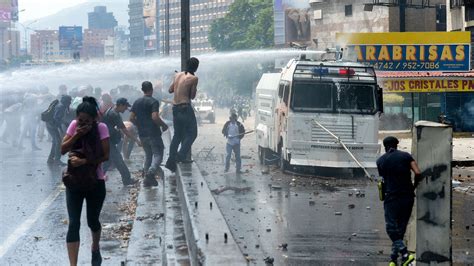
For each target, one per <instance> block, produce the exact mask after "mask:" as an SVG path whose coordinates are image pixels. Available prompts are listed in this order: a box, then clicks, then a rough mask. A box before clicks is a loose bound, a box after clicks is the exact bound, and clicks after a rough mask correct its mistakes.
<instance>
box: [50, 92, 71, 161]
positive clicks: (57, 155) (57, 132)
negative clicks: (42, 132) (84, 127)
mask: <svg viewBox="0 0 474 266" xmlns="http://www.w3.org/2000/svg"><path fill="white" fill-rule="evenodd" d="M71 101H72V98H71V96H69V95H63V96H61V100H60V101H59V104H58V105H56V106H55V107H54V115H53V120H52V121H49V122H46V129H47V130H48V132H49V134H50V135H51V138H52V145H51V151H50V152H49V157H48V164H64V163H62V162H61V160H60V159H61V141H62V140H61V138H62V136H64V129H63V124H64V117H65V116H66V114H67V112H68V111H69V106H70V105H71Z"/></svg>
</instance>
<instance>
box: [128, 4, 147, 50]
mask: <svg viewBox="0 0 474 266" xmlns="http://www.w3.org/2000/svg"><path fill="white" fill-rule="evenodd" d="M128 10H129V11H128V15H129V17H130V18H129V20H128V22H129V25H130V47H129V53H130V56H133V57H135V56H143V55H144V54H145V43H144V36H145V32H144V28H145V21H144V19H143V0H130V2H129V5H128Z"/></svg>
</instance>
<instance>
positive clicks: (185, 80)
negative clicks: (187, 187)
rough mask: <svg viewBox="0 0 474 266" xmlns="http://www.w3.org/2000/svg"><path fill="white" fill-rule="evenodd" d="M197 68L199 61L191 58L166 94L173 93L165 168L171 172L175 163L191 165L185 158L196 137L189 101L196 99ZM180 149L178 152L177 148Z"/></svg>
mask: <svg viewBox="0 0 474 266" xmlns="http://www.w3.org/2000/svg"><path fill="white" fill-rule="evenodd" d="M198 67H199V60H198V59H197V58H195V57H191V58H190V59H189V60H188V62H187V68H186V71H183V72H180V73H177V74H176V76H175V78H174V81H173V83H172V84H171V86H170V88H169V90H168V92H169V93H174V100H173V127H174V135H173V139H172V140H171V144H170V153H169V157H168V160H167V162H166V165H165V167H166V168H168V169H169V170H170V171H171V172H175V171H176V163H178V162H182V163H191V162H192V160H190V158H186V157H187V155H188V153H189V152H190V151H191V146H192V144H193V142H194V140H195V139H196V137H197V122H196V115H195V114H194V109H193V107H192V105H191V100H192V99H194V98H195V97H196V92H197V84H198V77H196V76H195V74H194V73H195V72H196V71H197V69H198ZM180 145H181V148H180V150H179V152H178V146H180Z"/></svg>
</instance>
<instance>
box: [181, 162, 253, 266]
mask: <svg viewBox="0 0 474 266" xmlns="http://www.w3.org/2000/svg"><path fill="white" fill-rule="evenodd" d="M177 174H178V180H177V181H178V182H177V183H178V184H177V185H178V195H179V196H180V201H181V205H182V210H183V222H184V226H185V232H186V239H187V242H188V249H189V256H190V261H191V265H247V261H246V260H245V258H244V256H243V254H242V252H241V251H240V249H239V246H238V245H237V243H236V242H235V239H234V238H233V236H232V233H231V232H230V229H229V227H228V225H227V223H226V221H225V219H224V216H223V215H222V213H221V211H220V210H219V208H218V206H217V203H216V201H215V200H214V197H213V196H212V194H211V191H210V189H209V187H208V186H207V183H206V181H205V180H204V178H203V177H202V175H201V171H200V170H199V168H198V167H197V165H196V164H195V163H192V164H180V165H178V171H177ZM225 236H227V238H225Z"/></svg>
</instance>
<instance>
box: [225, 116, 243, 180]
mask: <svg viewBox="0 0 474 266" xmlns="http://www.w3.org/2000/svg"><path fill="white" fill-rule="evenodd" d="M222 134H223V135H224V137H226V138H227V144H226V152H227V154H226V157H225V172H228V171H229V168H230V157H231V155H232V151H233V152H234V155H235V170H236V173H237V174H240V173H241V171H240V170H241V166H242V161H241V159H240V140H241V139H242V138H243V137H244V134H245V128H244V125H242V123H240V122H239V121H237V114H235V113H233V114H231V115H230V117H229V121H227V122H226V123H225V124H224V128H222Z"/></svg>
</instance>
